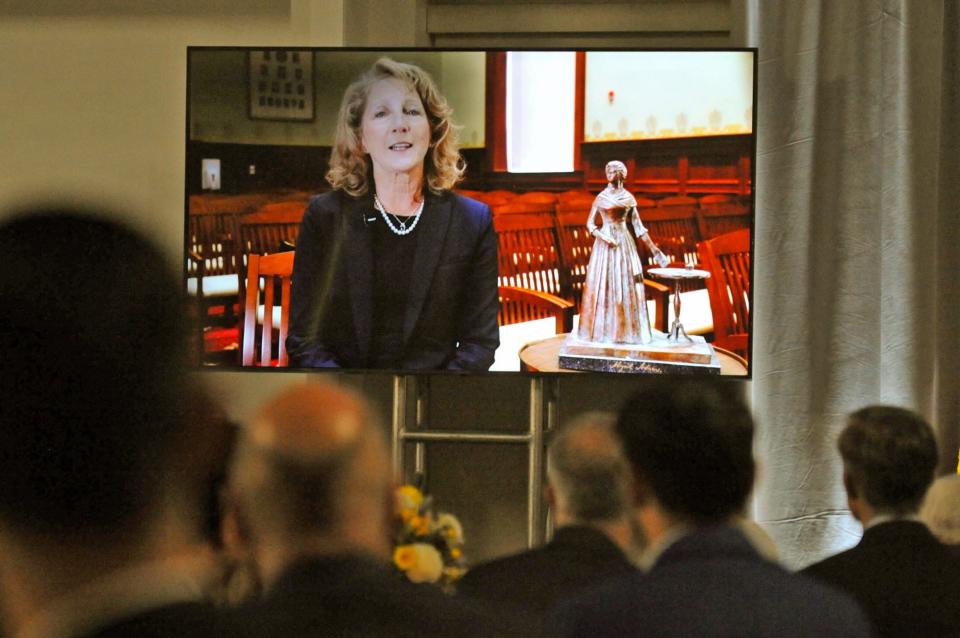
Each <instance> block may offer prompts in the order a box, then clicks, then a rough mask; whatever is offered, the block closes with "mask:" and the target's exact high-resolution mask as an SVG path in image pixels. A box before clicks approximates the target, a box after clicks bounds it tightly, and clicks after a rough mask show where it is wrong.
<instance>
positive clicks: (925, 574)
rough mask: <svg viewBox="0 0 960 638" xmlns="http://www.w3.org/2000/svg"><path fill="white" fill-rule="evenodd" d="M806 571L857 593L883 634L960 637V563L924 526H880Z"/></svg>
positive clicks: (911, 523)
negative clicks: (849, 546)
mask: <svg viewBox="0 0 960 638" xmlns="http://www.w3.org/2000/svg"><path fill="white" fill-rule="evenodd" d="M803 573H805V574H809V575H810V576H813V577H815V578H818V579H820V580H823V581H824V582H827V583H830V584H832V585H834V586H836V587H838V588H840V589H843V590H845V591H847V592H849V593H850V594H851V595H853V597H854V598H856V599H857V600H858V601H859V602H860V604H861V605H862V606H863V608H864V610H866V612H867V614H868V615H869V616H870V618H871V619H872V620H873V624H874V625H876V627H877V629H878V630H879V632H880V635H881V636H960V562H958V560H957V558H956V554H955V553H954V552H953V550H951V549H950V547H949V546H947V545H943V544H942V543H940V541H938V540H937V539H936V537H934V535H933V534H931V533H930V530H928V529H927V527H926V526H925V525H924V524H923V523H920V522H917V521H891V522H888V523H880V524H878V525H876V526H875V527H871V528H869V529H867V530H866V531H865V532H864V533H863V538H862V539H860V543H859V544H857V545H856V546H855V547H852V548H851V549H848V550H847V551H845V552H841V553H839V554H837V555H835V556H831V557H830V558H827V559H825V560H823V561H820V562H819V563H814V564H813V565H810V566H809V567H807V568H806V569H804V570H803Z"/></svg>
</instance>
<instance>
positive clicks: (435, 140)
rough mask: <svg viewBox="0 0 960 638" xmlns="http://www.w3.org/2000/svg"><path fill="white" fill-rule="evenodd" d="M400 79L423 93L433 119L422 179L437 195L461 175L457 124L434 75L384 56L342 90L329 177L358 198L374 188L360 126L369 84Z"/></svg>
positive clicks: (422, 96) (424, 103)
mask: <svg viewBox="0 0 960 638" xmlns="http://www.w3.org/2000/svg"><path fill="white" fill-rule="evenodd" d="M389 78H396V79H398V80H400V81H402V82H403V83H405V84H406V85H407V86H408V87H410V89H412V90H413V91H416V93H417V95H419V96H420V101H421V102H423V106H424V109H425V110H426V114H427V120H428V122H429V123H430V150H429V151H428V152H427V155H426V157H425V158H424V181H425V182H426V184H427V187H428V188H429V189H430V191H431V192H432V193H434V194H439V193H440V192H441V191H443V190H447V189H450V188H452V187H453V185H454V184H456V183H457V182H458V181H460V180H461V179H462V178H463V173H464V170H465V169H466V162H464V160H463V158H462V157H461V156H460V148H459V145H458V140H457V129H458V128H459V127H457V126H456V125H455V124H454V123H453V122H452V121H451V120H450V116H451V114H452V113H453V109H451V108H450V105H449V104H447V100H446V98H444V97H443V95H441V94H440V91H439V90H438V89H437V85H436V84H435V83H434V81H433V78H431V77H430V75H429V74H427V72H426V71H424V70H423V69H421V68H420V67H418V66H415V65H413V64H406V63H403V62H396V61H394V60H391V59H390V58H380V59H379V60H377V61H376V62H374V64H373V66H372V67H370V69H368V70H367V71H366V72H364V74H363V75H361V76H360V77H359V78H357V79H356V80H355V81H354V82H353V83H352V84H350V86H348V87H347V90H346V91H345V92H344V94H343V102H342V103H341V104H340V114H339V115H338V117H337V130H336V134H335V139H334V143H333V150H332V151H331V153H330V168H329V170H328V171H327V174H326V179H327V182H329V183H330V185H331V186H332V187H333V188H335V189H341V190H344V191H346V192H347V193H349V194H350V195H353V196H354V197H357V196H360V195H363V194H364V193H366V192H367V190H368V189H369V187H370V184H369V182H370V175H371V162H370V158H369V156H368V155H367V154H366V153H364V152H363V150H362V148H363V147H362V145H361V143H360V140H361V126H362V120H363V112H364V110H365V109H366V106H367V97H368V96H369V95H370V88H371V87H372V86H373V85H374V84H375V83H376V82H379V81H380V80H385V79H389Z"/></svg>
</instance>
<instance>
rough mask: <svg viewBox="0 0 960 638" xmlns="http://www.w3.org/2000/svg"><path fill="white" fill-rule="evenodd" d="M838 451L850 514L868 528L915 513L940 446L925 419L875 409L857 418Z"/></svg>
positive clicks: (842, 437) (895, 410) (904, 412)
mask: <svg viewBox="0 0 960 638" xmlns="http://www.w3.org/2000/svg"><path fill="white" fill-rule="evenodd" d="M837 446H838V447H839V449H840V456H841V457H842V458H843V482H844V486H845V487H846V489H847V496H848V500H849V503H850V510H851V512H853V514H854V516H856V517H857V518H858V519H859V520H861V521H863V522H864V523H866V522H868V521H869V519H870V518H872V517H873V516H876V515H878V514H886V515H893V516H903V515H907V514H913V513H916V511H917V509H918V508H919V507H920V502H921V501H922V500H923V496H924V494H925V493H926V491H927V487H929V485H930V483H931V482H932V481H933V475H934V471H935V469H936V466H937V441H936V438H935V436H934V434H933V429H932V428H931V427H930V425H929V424H928V423H927V422H926V421H925V420H924V419H923V417H921V416H920V415H918V414H916V413H914V412H911V411H910V410H907V409H904V408H898V407H893V406H884V405H875V406H868V407H865V408H862V409H860V410H857V411H856V412H854V413H852V414H851V415H850V416H849V417H848V419H847V426H846V428H844V430H843V432H841V433H840V438H839V440H838V444H837Z"/></svg>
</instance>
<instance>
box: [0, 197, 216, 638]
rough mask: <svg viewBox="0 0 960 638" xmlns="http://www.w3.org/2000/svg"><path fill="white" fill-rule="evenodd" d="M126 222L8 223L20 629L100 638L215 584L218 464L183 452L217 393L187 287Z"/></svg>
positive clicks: (10, 589) (6, 374)
mask: <svg viewBox="0 0 960 638" xmlns="http://www.w3.org/2000/svg"><path fill="white" fill-rule="evenodd" d="M111 216H113V214H110V213H107V212H106V211H84V210H78V209H71V208H50V209H35V210H28V211H23V212H22V213H20V214H15V215H13V216H12V217H9V218H7V219H6V221H4V222H3V223H2V224H0V254H2V255H3V262H4V263H3V267H2V268H0V290H2V291H3V299H4V310H3V312H2V313H0V352H3V356H2V357H0V396H2V397H3V401H2V407H0V450H2V453H0V484H2V485H3V490H0V543H2V547H0V589H2V592H0V600H2V602H3V605H4V610H3V611H4V614H3V616H4V621H5V622H6V624H7V625H8V627H7V629H10V630H13V631H17V632H20V633H19V634H18V635H23V636H27V635H67V634H69V635H86V634H85V632H86V631H90V630H93V629H95V628H102V627H105V626H108V625H111V624H114V623H116V622H117V621H118V620H120V619H122V618H124V617H125V616H126V614H128V613H138V614H145V613H146V603H145V601H150V603H151V604H153V603H156V604H157V605H161V606H162V605H163V604H168V603H172V602H174V600H176V602H184V601H185V600H188V598H189V596H190V594H187V593H185V590H184V589H178V588H177V587H176V586H174V587H173V588H167V589H164V588H165V587H167V586H169V585H171V583H172V582H174V581H176V582H179V583H181V585H182V584H183V583H184V582H185V580H190V581H191V582H193V583H194V584H195V586H196V589H195V591H196V590H198V589H199V587H201V586H202V584H201V583H200V581H198V580H196V579H197V578H198V577H201V576H202V575H203V574H202V573H201V572H202V570H203V568H204V564H203V563H202V562H198V561H197V560H195V559H196V558H198V557H199V556H201V555H202V554H201V553H199V552H197V551H196V549H197V547H196V544H198V543H200V542H201V538H202V531H203V530H202V525H203V520H202V511H201V506H202V495H203V493H204V492H205V490H206V488H207V486H208V479H209V472H208V470H209V468H208V467H207V463H209V459H207V458H201V457H200V456H189V455H184V454H183V452H184V448H185V443H184V441H185V440H189V439H191V438H192V435H193V434H194V433H195V432H194V431H192V430H191V428H192V427H194V424H193V421H192V420H191V418H190V414H191V411H192V410H193V409H194V408H195V407H196V405H197V404H198V402H199V401H200V400H201V398H200V393H199V392H198V391H195V390H194V389H190V388H188V384H187V379H186V374H185V364H186V361H187V356H186V354H187V343H188V342H187V334H188V330H187V325H186V324H187V319H186V317H187V314H186V312H185V306H184V303H183V297H182V293H181V287H180V281H179V278H178V277H177V276H176V275H175V274H174V273H175V271H174V269H173V267H172V264H170V263H169V262H168V261H167V260H166V259H165V258H164V256H163V255H162V253H161V252H160V251H159V250H158V248H157V247H155V246H154V245H153V244H152V243H151V242H150V241H148V240H146V239H145V238H143V237H142V236H140V235H139V234H138V233H136V232H134V231H132V230H131V229H129V228H127V227H125V226H124V225H122V224H120V223H117V222H114V221H110V220H109V218H110V217H111ZM197 447H201V446H197ZM204 449H206V448H204ZM200 454H202V452H201V453H200ZM201 551H202V550H201ZM174 563H176V565H177V566H178V567H177V568H176V569H174V568H173V564H174ZM194 568H197V570H198V571H195V570H194ZM133 570H141V571H139V572H138V574H139V576H138V577H133V576H131V575H130V574H131V573H132V571H133ZM174 572H176V573H174ZM158 591H162V592H165V593H164V594H163V595H162V596H161V595H158V593H157V592H158ZM174 591H176V592H178V593H177V594H176V596H177V598H174V594H173V592H174ZM80 592H82V595H81V593H80ZM181 594H183V595H184V596H185V597H184V598H179V596H180V595H181ZM164 596H166V598H164ZM191 609H192V608H191ZM198 609H199V607H198ZM203 609H206V608H203ZM107 610H109V612H108V611H107ZM188 615H190V614H189V613H188V612H186V611H185V612H184V616H188ZM201 616H202V617H203V618H208V616H207V612H205V611H204V612H203V613H202V614H201ZM199 617H200V616H196V617H194V619H198V618H199ZM178 618H179V617H178ZM168 620H170V621H172V620H173V618H172V617H170V618H168ZM157 622H159V623H160V624H159V625H158V627H160V628H161V629H163V627H166V629H170V627H167V626H166V625H164V624H163V622H164V621H160V620H158V621H157ZM177 622H179V620H178V621H177ZM175 624H176V623H175Z"/></svg>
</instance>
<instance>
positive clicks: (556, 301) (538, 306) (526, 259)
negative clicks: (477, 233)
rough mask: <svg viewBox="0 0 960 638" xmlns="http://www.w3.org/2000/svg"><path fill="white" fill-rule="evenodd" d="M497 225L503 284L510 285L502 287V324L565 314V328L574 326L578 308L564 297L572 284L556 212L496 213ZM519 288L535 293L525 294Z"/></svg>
mask: <svg viewBox="0 0 960 638" xmlns="http://www.w3.org/2000/svg"><path fill="white" fill-rule="evenodd" d="M493 227H494V230H495V231H496V233H497V244H498V250H497V260H498V273H499V279H500V286H501V287H507V288H509V290H506V291H503V290H502V291H501V295H502V296H501V308H500V315H499V319H500V321H501V324H500V325H507V324H508V323H517V322H520V321H530V320H532V319H542V318H545V317H556V316H562V317H563V320H562V324H563V327H564V330H563V331H564V332H566V331H569V330H571V329H572V328H573V315H574V313H575V312H576V309H575V307H574V305H573V303H572V301H569V300H565V299H564V298H563V293H564V291H565V290H567V289H568V288H569V286H568V283H567V281H568V275H569V273H567V272H566V271H565V269H564V267H563V264H562V263H561V260H560V251H559V248H558V247H559V241H558V239H557V230H556V226H555V224H554V220H553V216H552V215H543V214H522V213H517V214H508V215H494V218H493ZM517 289H524V290H527V291H531V294H530V295H524V294H521V293H519V292H517ZM504 292H506V293H507V294H505V295H504ZM535 298H536V300H534V299H535ZM558 313H559V314H558Z"/></svg>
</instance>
